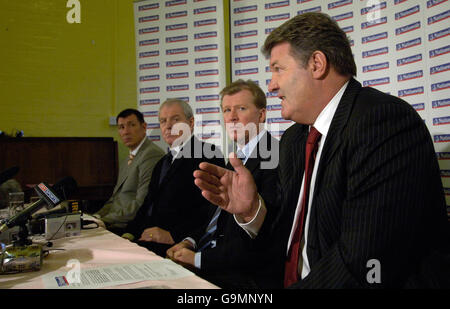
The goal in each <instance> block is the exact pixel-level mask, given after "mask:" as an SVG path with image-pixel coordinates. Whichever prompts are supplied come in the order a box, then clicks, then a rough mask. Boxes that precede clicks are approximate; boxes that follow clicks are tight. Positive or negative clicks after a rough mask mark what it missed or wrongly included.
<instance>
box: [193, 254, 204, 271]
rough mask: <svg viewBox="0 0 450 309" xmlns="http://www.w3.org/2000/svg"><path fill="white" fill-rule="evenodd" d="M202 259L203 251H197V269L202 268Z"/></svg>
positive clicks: (195, 260)
mask: <svg viewBox="0 0 450 309" xmlns="http://www.w3.org/2000/svg"><path fill="white" fill-rule="evenodd" d="M201 260H202V253H201V252H196V253H195V255H194V266H195V268H197V269H201V268H200V267H201Z"/></svg>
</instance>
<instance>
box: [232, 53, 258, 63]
mask: <svg viewBox="0 0 450 309" xmlns="http://www.w3.org/2000/svg"><path fill="white" fill-rule="evenodd" d="M253 61H258V55H252V56H245V57H236V58H234V63H244V62H253Z"/></svg>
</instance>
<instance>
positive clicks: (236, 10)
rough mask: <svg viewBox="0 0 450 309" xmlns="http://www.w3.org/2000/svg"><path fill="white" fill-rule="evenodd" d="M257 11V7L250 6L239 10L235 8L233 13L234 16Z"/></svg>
mask: <svg viewBox="0 0 450 309" xmlns="http://www.w3.org/2000/svg"><path fill="white" fill-rule="evenodd" d="M257 9H258V6H257V5H251V6H243V7H240V8H235V9H234V10H233V12H234V14H241V13H247V12H252V11H256V10H257Z"/></svg>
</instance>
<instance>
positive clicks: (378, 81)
mask: <svg viewBox="0 0 450 309" xmlns="http://www.w3.org/2000/svg"><path fill="white" fill-rule="evenodd" d="M389 82H390V81H389V77H383V78H377V79H370V80H365V81H364V82H363V86H364V87H368V86H370V87H372V86H380V85H386V84H389Z"/></svg>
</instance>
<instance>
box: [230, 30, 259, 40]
mask: <svg viewBox="0 0 450 309" xmlns="http://www.w3.org/2000/svg"><path fill="white" fill-rule="evenodd" d="M255 35H258V30H250V31H243V32H236V33H235V34H234V38H235V39H241V38H247V37H249V36H255Z"/></svg>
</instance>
